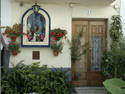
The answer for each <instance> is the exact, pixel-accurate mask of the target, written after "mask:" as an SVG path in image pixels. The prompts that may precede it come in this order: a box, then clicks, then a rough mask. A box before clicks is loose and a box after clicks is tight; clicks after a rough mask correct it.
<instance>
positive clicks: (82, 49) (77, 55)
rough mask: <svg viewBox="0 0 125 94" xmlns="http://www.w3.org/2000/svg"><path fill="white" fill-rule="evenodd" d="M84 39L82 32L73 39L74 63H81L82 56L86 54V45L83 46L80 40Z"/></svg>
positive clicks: (72, 58) (72, 57) (72, 55)
mask: <svg viewBox="0 0 125 94" xmlns="http://www.w3.org/2000/svg"><path fill="white" fill-rule="evenodd" d="M81 37H82V31H81V32H80V33H79V34H78V35H76V36H75V37H73V38H72V44H71V48H70V49H71V60H72V61H73V62H76V61H79V60H80V59H81V56H82V55H84V54H85V53H86V51H87V50H86V47H87V43H86V44H82V43H81V41H80V39H81Z"/></svg>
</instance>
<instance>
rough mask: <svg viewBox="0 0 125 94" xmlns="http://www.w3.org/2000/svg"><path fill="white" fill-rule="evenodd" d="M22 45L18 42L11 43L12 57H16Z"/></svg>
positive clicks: (9, 46)
mask: <svg viewBox="0 0 125 94" xmlns="http://www.w3.org/2000/svg"><path fill="white" fill-rule="evenodd" d="M19 48H20V45H19V44H18V43H16V42H10V43H9V45H8V49H9V51H10V52H11V54H12V55H14V56H16V55H17V54H18V53H19V52H20V51H19Z"/></svg>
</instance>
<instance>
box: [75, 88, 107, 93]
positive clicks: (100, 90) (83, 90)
mask: <svg viewBox="0 0 125 94" xmlns="http://www.w3.org/2000/svg"><path fill="white" fill-rule="evenodd" d="M76 91H77V94H107V92H106V90H105V88H104V87H76Z"/></svg>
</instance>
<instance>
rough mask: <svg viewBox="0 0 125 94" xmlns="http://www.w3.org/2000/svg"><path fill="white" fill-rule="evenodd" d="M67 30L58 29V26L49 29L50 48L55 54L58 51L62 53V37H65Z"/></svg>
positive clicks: (57, 53)
mask: <svg viewBox="0 0 125 94" xmlns="http://www.w3.org/2000/svg"><path fill="white" fill-rule="evenodd" d="M66 34H67V31H66V30H63V29H60V28H56V29H53V30H51V49H52V50H53V53H54V55H55V56H58V55H59V53H62V50H63V43H62V41H61V40H62V39H63V38H64V37H65V39H66V38H67V37H66Z"/></svg>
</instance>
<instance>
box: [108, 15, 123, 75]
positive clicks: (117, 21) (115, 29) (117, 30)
mask: <svg viewBox="0 0 125 94" xmlns="http://www.w3.org/2000/svg"><path fill="white" fill-rule="evenodd" d="M112 21H113V22H112V23H111V29H110V37H111V39H112V44H111V50H112V51H113V52H114V54H113V57H114V60H115V61H114V65H115V66H114V67H115V70H114V74H115V75H114V77H117V70H118V68H117V66H118V55H117V53H118V52H117V49H118V42H119V40H120V39H121V37H122V25H121V18H120V16H119V15H114V16H112Z"/></svg>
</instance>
